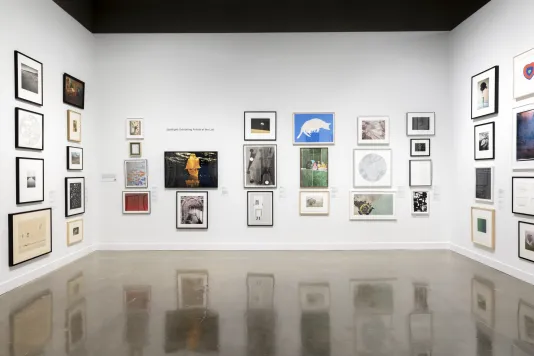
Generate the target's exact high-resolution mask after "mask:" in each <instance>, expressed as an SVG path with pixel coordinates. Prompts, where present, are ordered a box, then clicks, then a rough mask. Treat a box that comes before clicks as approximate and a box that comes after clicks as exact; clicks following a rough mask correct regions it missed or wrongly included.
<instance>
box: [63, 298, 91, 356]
mask: <svg viewBox="0 0 534 356" xmlns="http://www.w3.org/2000/svg"><path fill="white" fill-rule="evenodd" d="M66 314H67V315H66V332H67V344H66V351H67V355H70V354H71V353H73V352H74V351H76V350H77V349H79V348H81V347H83V345H84V343H85V340H86V339H87V306H86V302H85V299H81V300H80V301H78V302H77V303H76V304H74V305H72V306H71V307H69V308H68V309H67V312H66Z"/></svg>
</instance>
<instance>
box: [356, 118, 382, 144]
mask: <svg viewBox="0 0 534 356" xmlns="http://www.w3.org/2000/svg"><path fill="white" fill-rule="evenodd" d="M388 144H389V117H388V116H360V117H358V145H388Z"/></svg>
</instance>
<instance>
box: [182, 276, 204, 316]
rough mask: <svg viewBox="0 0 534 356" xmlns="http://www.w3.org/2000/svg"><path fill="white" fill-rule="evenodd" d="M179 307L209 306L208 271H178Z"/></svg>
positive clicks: (198, 307) (202, 307)
mask: <svg viewBox="0 0 534 356" xmlns="http://www.w3.org/2000/svg"><path fill="white" fill-rule="evenodd" d="M176 274H177V284H178V309H179V310H183V309H207V308H208V288H209V286H208V283H209V278H208V272H207V271H177V273H176Z"/></svg>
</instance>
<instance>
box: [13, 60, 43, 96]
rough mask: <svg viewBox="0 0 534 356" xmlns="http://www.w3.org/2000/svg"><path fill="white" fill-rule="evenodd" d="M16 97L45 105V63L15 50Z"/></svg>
mask: <svg viewBox="0 0 534 356" xmlns="http://www.w3.org/2000/svg"><path fill="white" fill-rule="evenodd" d="M15 98H16V99H18V100H22V101H25V102H28V103H31V104H35V105H38V106H43V63H41V62H39V61H37V60H35V59H33V58H31V57H28V56H27V55H25V54H23V53H20V52H18V51H15Z"/></svg>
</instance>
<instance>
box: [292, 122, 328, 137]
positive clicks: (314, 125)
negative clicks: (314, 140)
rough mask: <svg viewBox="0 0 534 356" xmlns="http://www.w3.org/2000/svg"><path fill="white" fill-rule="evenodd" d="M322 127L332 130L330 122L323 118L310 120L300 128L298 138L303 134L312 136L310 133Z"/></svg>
mask: <svg viewBox="0 0 534 356" xmlns="http://www.w3.org/2000/svg"><path fill="white" fill-rule="evenodd" d="M321 129H323V130H328V131H330V124H329V123H327V122H324V121H323V120H321V119H311V120H308V121H306V122H305V123H304V125H302V127H301V128H300V134H299V135H298V136H297V140H298V139H299V138H300V136H302V134H304V135H306V136H308V137H311V136H310V135H311V134H312V133H314V132H319V131H320V130H321Z"/></svg>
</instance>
